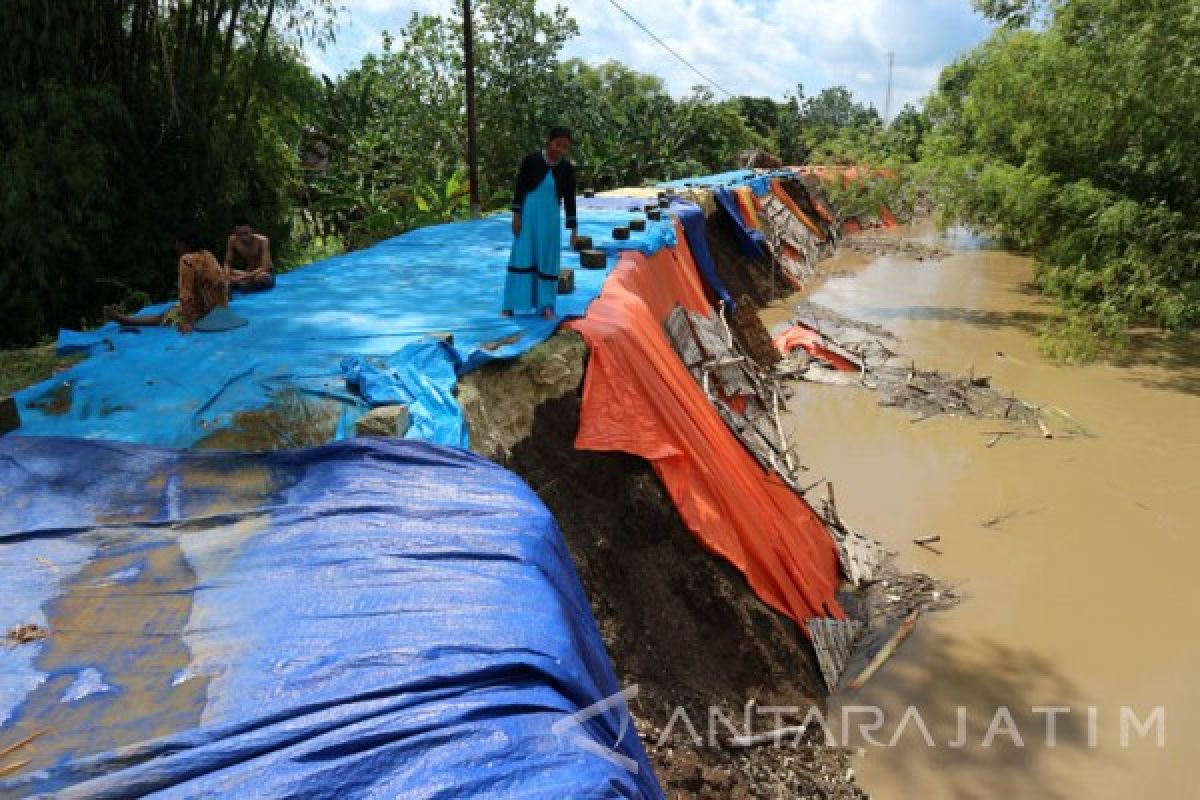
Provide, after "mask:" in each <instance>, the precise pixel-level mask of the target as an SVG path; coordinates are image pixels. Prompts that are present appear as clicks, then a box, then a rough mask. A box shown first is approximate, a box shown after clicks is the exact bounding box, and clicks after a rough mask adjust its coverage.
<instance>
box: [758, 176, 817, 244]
mask: <svg viewBox="0 0 1200 800" xmlns="http://www.w3.org/2000/svg"><path fill="white" fill-rule="evenodd" d="M771 194H773V195H775V196H776V197H777V198H779V201H780V202H781V203H783V204H784V206H786V207H787V210H788V211H791V212H792V215H793V216H795V217H796V219H798V220H800V221H801V222H803V223H804V227H806V228H808V230H809V231H810V232H811V233H812V235H813V236H816V237H817V240H818V241H824V239H825V231H823V230H821V228H820V227H819V226H818V225H817V223H815V222H813V221H812V220H811V219H809V218H808V214H805V213H804V212H803V211H801V210H800V206H798V205H796V201H795V200H793V199H792V196H791V195H790V194H788V193H787V189H784V188H783V184H781V183H780V182H779V180H778V179H777V178H772V179H771Z"/></svg>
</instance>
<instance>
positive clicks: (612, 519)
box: [460, 332, 859, 798]
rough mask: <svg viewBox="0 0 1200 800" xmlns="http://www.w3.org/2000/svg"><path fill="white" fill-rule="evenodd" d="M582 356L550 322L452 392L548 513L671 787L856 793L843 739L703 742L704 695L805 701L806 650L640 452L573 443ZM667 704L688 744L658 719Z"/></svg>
mask: <svg viewBox="0 0 1200 800" xmlns="http://www.w3.org/2000/svg"><path fill="white" fill-rule="evenodd" d="M585 355H586V348H585V347H584V345H583V343H582V341H581V340H580V338H579V337H578V335H577V334H574V333H570V332H562V333H559V334H558V335H556V336H555V337H554V338H552V339H551V340H550V341H549V342H547V343H546V344H545V345H543V346H542V347H539V348H537V349H536V350H534V351H533V352H531V353H530V354H528V355H527V356H526V357H524V358H522V359H520V360H518V361H515V362H511V363H506V364H495V365H490V366H487V367H484V368H483V369H481V370H479V371H478V372H476V373H473V374H472V375H469V376H467V377H466V378H465V379H464V382H463V384H462V386H461V387H460V398H461V399H462V402H463V406H464V409H465V410H466V412H467V417H468V422H469V423H470V427H471V430H472V432H473V435H474V436H476V437H477V438H476V440H475V441H473V443H472V444H473V447H474V448H475V449H477V450H478V451H479V452H482V453H483V454H484V455H487V456H489V457H492V458H495V459H496V460H497V461H499V462H500V463H502V464H504V466H506V467H508V468H509V469H512V470H513V471H515V472H516V473H517V474H519V475H521V476H522V477H523V478H524V479H525V480H526V481H527V482H528V483H529V485H530V486H532V487H533V488H534V489H535V490H536V491H537V493H538V495H539V496H540V497H541V499H542V501H543V502H545V503H546V505H547V506H548V507H549V509H550V510H551V511H552V512H553V513H554V516H555V518H556V519H557V520H558V524H559V526H560V527H561V528H562V531H563V534H564V536H565V538H566V541H567V544H568V546H569V548H570V551H571V555H572V558H573V560H574V562H575V567H576V569H577V571H578V572H579V575H580V578H581V579H582V581H583V584H584V588H585V589H586V591H587V594H588V597H589V599H590V601H591V604H592V610H593V613H594V614H595V617H596V620H597V622H598V624H599V626H600V630H601V634H602V636H603V638H604V643H605V645H606V646H607V648H608V652H609V655H610V657H611V658H612V661H613V664H614V666H615V668H616V671H617V674H618V677H619V679H620V682H621V684H622V685H623V686H626V687H628V686H630V685H632V684H637V685H638V696H637V698H636V699H634V700H633V701H631V703H630V707H631V709H632V711H633V713H634V715H635V717H636V720H637V723H638V727H639V731H640V732H641V733H642V735H643V741H644V742H645V744H646V746H647V749H648V750H649V752H650V754H651V758H652V760H653V762H654V764H655V767H656V770H657V772H658V774H659V777H660V779H661V780H662V782H663V784H664V787H665V788H667V789H668V793H669V796H670V797H672V798H692V797H712V798H725V797H747V798H750V797H753V798H759V797H761V798H768V797H769V798H778V797H822V796H828V797H847V798H852V797H858V796H859V795H858V794H857V790H855V789H853V788H852V787H851V786H849V779H848V774H847V770H848V769H849V758H848V756H847V755H846V754H844V753H842V752H840V751H827V750H824V749H821V748H816V749H814V748H811V747H808V748H796V747H791V746H783V747H778V748H776V747H773V746H764V747H753V748H745V747H731V746H729V745H728V742H727V741H726V738H727V737H717V738H716V739H715V744H712V745H710V744H709V743H708V741H707V740H708V728H707V723H708V715H709V707H710V706H713V707H717V708H719V709H720V710H721V711H722V713H725V714H727V715H729V716H731V717H734V718H735V719H740V718H741V717H739V715H741V714H742V713H743V709H744V706H745V704H746V703H747V702H750V701H751V700H753V701H754V702H755V703H757V704H758V705H759V706H772V705H774V706H788V707H792V708H796V709H799V713H800V714H803V713H804V711H805V710H807V709H808V708H809V707H810V706H811V705H812V704H813V703H814V702H817V698H819V697H820V695H821V693H822V690H821V688H820V687H821V683H820V681H821V679H820V677H819V674H818V672H817V669H816V666H815V660H814V655H813V653H812V650H811V648H810V646H809V644H808V641H807V639H806V638H805V637H804V635H803V634H802V633H801V632H800V631H799V630H798V629H797V628H796V626H795V625H794V624H793V623H792V622H791V621H790V620H788V619H786V618H784V617H782V616H780V615H779V614H776V613H775V612H773V611H772V610H770V609H768V608H767V607H766V606H764V605H763V604H762V603H761V602H760V601H759V600H758V599H757V598H756V597H755V595H754V594H753V592H751V591H750V589H749V587H748V586H747V585H746V582H745V580H744V579H743V578H742V576H741V575H740V574H739V573H738V572H737V571H736V570H734V569H733V568H732V567H730V566H729V565H728V564H726V563H725V562H724V561H722V560H720V559H718V558H715V557H713V556H712V555H710V554H709V553H708V552H707V551H705V550H703V549H702V548H701V547H700V545H699V544H698V543H697V541H696V539H695V538H694V537H693V536H692V534H691V533H689V532H688V531H687V530H686V529H685V528H684V527H683V525H682V523H681V521H680V519H679V517H678V515H677V513H676V512H675V509H674V506H673V505H672V503H671V501H670V499H669V498H668V497H667V495H666V492H665V491H664V490H663V488H662V485H661V484H660V483H659V480H658V478H657V476H656V475H655V474H654V472H653V470H652V468H651V467H650V465H649V464H648V463H647V462H645V461H642V460H641V459H638V458H635V457H633V456H628V455H625V454H621V453H593V452H581V451H577V450H575V448H574V439H575V434H576V431H577V429H578V425H579V409H580V387H581V382H582V377H583V365H584V357H585ZM552 376H553V380H551V377H552ZM677 708H682V709H684V713H685V714H686V715H687V716H688V718H689V720H691V721H692V722H693V724H694V725H695V726H696V728H697V731H696V732H697V733H698V734H699V736H700V738H701V739H703V740H705V741H704V742H703V743H702V744H701V745H696V744H695V742H694V741H693V739H692V737H691V735H690V733H689V731H688V729H687V728H686V727H684V726H683V725H681V724H676V725H674V726H672V725H670V724H669V723H670V720H671V716H672V714H673V713H675V709H677ZM763 719H766V720H768V721H769V719H770V718H769V717H768V718H759V722H760V723H761V722H762V720H763ZM794 721H798V720H794ZM739 729H742V730H744V726H740V727H739ZM720 730H721V732H722V733H724V732H725V729H723V728H722V729H720ZM818 787H819V788H818Z"/></svg>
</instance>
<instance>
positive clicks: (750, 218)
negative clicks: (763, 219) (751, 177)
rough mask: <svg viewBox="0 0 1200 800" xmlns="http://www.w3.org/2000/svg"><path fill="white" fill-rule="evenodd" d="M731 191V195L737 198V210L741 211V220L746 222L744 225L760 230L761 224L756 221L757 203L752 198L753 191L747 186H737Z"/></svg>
mask: <svg viewBox="0 0 1200 800" xmlns="http://www.w3.org/2000/svg"><path fill="white" fill-rule="evenodd" d="M732 191H733V196H734V197H735V198H737V204H738V210H739V211H741V212H742V221H743V222H745V223H746V227H747V228H749V229H751V230H755V231H759V230H762V225H760V224H759V222H758V203H757V202H755V200H754V192H753V191H752V190H751V189H750V187H749V186H739V187H737V188H736V189H733V190H732Z"/></svg>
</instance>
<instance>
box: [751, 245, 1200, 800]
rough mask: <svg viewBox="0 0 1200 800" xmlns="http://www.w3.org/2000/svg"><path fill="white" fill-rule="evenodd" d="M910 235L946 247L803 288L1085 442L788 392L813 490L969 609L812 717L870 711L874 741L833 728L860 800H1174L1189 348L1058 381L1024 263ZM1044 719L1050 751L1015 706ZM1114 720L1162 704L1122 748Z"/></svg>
mask: <svg viewBox="0 0 1200 800" xmlns="http://www.w3.org/2000/svg"><path fill="white" fill-rule="evenodd" d="M929 241H930V242H931V243H932V244H937V245H938V246H941V247H945V248H948V249H951V250H953V251H954V254H953V255H952V256H951V257H949V258H947V259H945V260H943V261H940V262H939V263H938V264H937V265H936V266H931V265H930V264H928V263H924V262H918V261H915V260H913V259H909V258H904V257H898V256H883V257H866V256H864V255H863V254H862V253H844V254H843V255H842V256H839V258H838V259H837V260H836V261H835V262H833V263H832V264H830V265H828V266H829V268H830V270H831V271H832V272H833V273H834V274H835V275H836V277H833V278H831V279H830V280H828V281H826V282H825V283H824V284H823V285H822V286H820V287H818V288H816V289H815V291H813V292H812V293H811V294H810V295H809V297H810V299H812V300H815V301H817V302H820V303H822V304H824V305H827V306H829V307H832V308H833V309H834V310H836V311H839V312H841V313H843V314H846V315H847V316H850V317H853V318H856V319H865V320H869V321H871V322H874V323H877V324H880V325H883V326H885V327H887V328H888V329H889V330H892V331H894V332H895V333H896V334H898V335H899V336H900V337H901V338H902V339H903V341H904V343H905V350H906V352H907V353H908V354H910V355H911V356H913V357H914V358H915V359H916V360H917V362H918V364H924V365H927V366H930V367H932V368H936V369H941V370H945V371H948V372H953V373H956V374H963V373H967V372H968V371H969V370H970V369H971V368H972V367H973V369H974V370H975V374H977V375H978V374H988V375H990V376H991V378H992V382H993V384H994V385H996V386H1003V387H1004V388H1005V389H1006V390H1010V391H1014V392H1016V393H1017V394H1018V396H1020V397H1022V398H1023V399H1027V400H1029V401H1030V402H1034V403H1038V404H1043V403H1050V404H1054V405H1055V406H1057V407H1059V408H1061V409H1063V410H1065V411H1067V412H1069V414H1070V417H1071V418H1072V419H1073V420H1076V421H1078V422H1079V423H1081V424H1082V425H1084V426H1086V428H1087V429H1088V430H1089V431H1091V432H1092V433H1093V434H1094V435H1093V436H1084V437H1075V438H1070V439H1063V438H1059V437H1056V438H1054V439H1050V440H1047V439H1044V438H1042V437H1041V436H1037V435H1034V436H1028V437H1004V438H1003V439H1001V440H999V441H997V442H995V443H994V445H993V446H991V447H989V446H988V444H989V443H990V442H992V441H993V439H994V435H993V434H992V433H990V432H991V431H992V430H994V429H996V423H995V421H987V420H972V419H962V418H954V417H945V416H939V417H936V418H933V419H929V420H927V421H924V422H922V423H921V424H919V425H914V424H912V423H911V422H910V421H909V417H908V415H906V414H904V413H900V412H898V411H896V410H895V409H888V408H881V407H879V406H878V405H877V403H878V397H877V396H875V395H874V394H873V393H870V392H862V391H849V390H847V389H844V388H838V387H831V386H820V385H809V384H798V385H797V386H796V390H797V391H796V394H795V396H794V398H793V399H792V401H791V402H790V404H789V407H790V410H791V420H792V423H791V425H792V430H793V432H794V436H795V438H796V442H797V444H798V446H799V447H800V448H801V450H802V451H803V452H804V454H805V460H806V463H808V464H809V465H810V466H812V467H813V471H814V475H825V476H827V477H829V478H830V479H832V480H834V481H835V482H836V485H837V492H838V501H839V504H840V505H841V507H842V509H843V514H844V515H845V516H846V517H847V519H848V521H849V522H851V523H852V524H854V525H855V526H857V527H861V528H862V529H863V530H866V531H868V532H870V533H873V534H875V535H877V536H879V537H880V538H882V539H883V540H884V543H885V544H886V545H887V546H888V547H889V548H891V549H893V550H896V551H898V552H899V554H900V555H899V559H900V561H901V563H902V564H904V565H906V566H909V567H915V568H918V569H921V570H924V571H926V572H929V573H933V574H937V575H941V576H945V577H947V578H949V579H950V580H952V581H954V582H955V583H956V584H957V585H959V586H961V587H962V589H963V590H964V591H965V592H966V594H967V596H968V599H967V600H966V602H964V603H963V604H962V605H961V606H960V607H959V608H957V609H956V610H955V611H953V612H951V613H948V614H941V615H935V616H930V617H925V618H922V621H921V623H920V625H919V626H918V628H917V631H916V633H914V634H913V636H912V637H911V638H910V639H909V640H908V642H907V643H906V644H904V645H903V647H902V648H901V649H900V651H899V652H898V654H897V655H896V656H895V657H894V658H893V659H892V660H891V661H890V662H889V663H888V664H887V665H886V666H885V667H884V669H883V670H882V671H881V672H880V673H878V674H877V675H876V676H875V677H874V678H873V679H872V680H871V682H870V683H868V684H867V685H866V686H865V687H864V688H863V689H862V690H861V691H859V692H856V693H852V694H849V695H846V696H844V697H841V698H839V699H838V702H837V703H836V704H835V706H834V708H833V709H832V710H831V715H830V716H831V717H832V718H834V719H839V718H840V716H841V714H843V713H847V712H848V713H849V714H851V715H855V714H857V715H858V716H856V717H852V718H851V725H852V726H854V725H855V723H856V721H857V722H859V723H868V722H871V721H872V718H871V717H870V716H864V715H863V713H862V712H859V711H856V710H855V708H854V707H856V706H869V707H878V708H879V709H881V711H882V712H883V714H884V717H883V725H882V727H881V728H880V729H878V730H876V731H875V732H874V733H872V734H871V735H872V736H873V738H874V739H875V740H876V741H879V742H881V745H880V746H875V745H874V744H872V743H871V742H868V741H864V737H863V736H862V735H860V734H861V731H859V732H858V733H855V734H854V735H852V736H851V737H850V744H851V745H863V746H865V748H866V751H867V754H866V757H865V758H864V759H863V760H861V761H860V762H857V763H856V768H857V769H858V770H859V772H860V773H861V775H860V777H861V778H862V782H863V784H864V788H865V789H866V790H868V791H870V792H871V793H872V795H873V796H876V797H880V798H917V797H920V798H931V799H933V800H936V799H938V798H955V799H956V800H960V799H963V800H965V799H967V798H980V799H981V800H982V799H983V798H998V797H1021V798H1025V797H1028V798H1090V799H1093V800H1108V799H1109V798H1112V799H1114V800H1115V799H1116V798H1128V797H1154V798H1183V797H1193V796H1195V786H1196V784H1197V782H1200V762H1198V761H1197V760H1196V758H1195V756H1194V753H1195V752H1196V750H1197V748H1198V747H1200V693H1197V692H1196V691H1195V689H1194V687H1193V685H1192V684H1193V680H1194V676H1195V675H1196V674H1197V672H1198V671H1200V646H1198V645H1197V644H1196V642H1195V641H1194V637H1193V636H1192V635H1191V631H1193V630H1194V629H1195V625H1194V622H1189V620H1191V619H1192V617H1193V616H1194V613H1195V609H1196V608H1197V607H1200V583H1198V582H1197V581H1196V580H1195V574H1194V572H1195V570H1194V567H1193V564H1194V562H1195V560H1196V558H1197V556H1198V555H1200V544H1198V542H1200V540H1198V539H1197V538H1196V537H1195V535H1194V534H1195V531H1196V520H1197V512H1198V511H1200V506H1198V501H1197V497H1198V494H1197V491H1196V490H1197V485H1198V484H1197V478H1196V476H1197V475H1198V474H1200V344H1198V343H1197V342H1196V340H1195V339H1194V338H1192V339H1189V340H1180V339H1172V338H1169V337H1166V336H1162V335H1159V334H1153V333H1142V332H1135V334H1134V346H1133V348H1132V349H1131V350H1130V351H1129V352H1128V353H1127V354H1126V355H1125V356H1124V357H1122V359H1121V361H1120V362H1119V363H1108V364H1099V365H1095V366H1090V367H1060V366H1057V365H1055V364H1053V363H1051V362H1049V361H1047V360H1046V359H1044V358H1042V357H1041V356H1040V355H1039V354H1038V351H1037V346H1036V339H1035V337H1036V333H1037V330H1038V328H1039V325H1040V324H1041V323H1042V322H1043V320H1044V319H1045V318H1046V316H1047V315H1048V314H1049V313H1051V311H1052V307H1051V306H1050V305H1049V304H1048V303H1047V302H1045V301H1043V300H1042V299H1041V298H1039V297H1038V296H1037V295H1036V294H1034V293H1033V292H1032V291H1031V290H1030V289H1029V288H1028V282H1029V280H1030V279H1031V276H1032V270H1031V265H1030V263H1029V261H1028V260H1027V259H1025V258H1022V257H1018V256H1015V255H1011V254H1008V253H1004V252H1000V251H996V250H988V249H979V243H978V242H975V241H973V240H970V239H968V238H965V237H962V236H960V237H958V238H956V239H945V240H936V239H934V238H933V237H932V236H930V237H929ZM790 305H791V303H785V304H780V305H779V306H778V307H777V310H772V311H771V312H770V313H769V314H768V315H767V317H768V320H769V321H770V320H771V314H778V315H784V314H786V313H788V310H789V307H790ZM931 535H938V536H940V537H941V539H940V541H939V542H938V543H937V544H936V545H934V548H935V549H927V548H923V547H919V546H916V545H914V544H913V542H912V540H913V539H915V538H920V537H924V536H931ZM910 706H911V707H913V708H914V709H916V711H917V713H918V714H919V716H920V718H921V720H922V722H923V723H924V725H925V726H926V727H927V728H928V731H929V734H930V737H931V739H932V741H933V746H930V744H929V743H928V742H927V741H925V739H924V738H923V736H922V734H921V731H920V730H919V729H918V728H917V727H916V726H915V725H913V724H911V719H910V724H909V725H908V726H907V728H905V729H904V730H903V731H902V735H901V736H900V737H899V738H896V736H895V734H896V731H897V730H898V729H900V725H899V723H900V721H901V719H902V717H903V715H904V714H905V713H906V711H907V709H908V708H909V707H910ZM1049 706H1058V707H1062V708H1064V709H1069V711H1066V712H1063V713H1061V714H1060V715H1059V716H1058V717H1057V725H1056V731H1055V737H1054V744H1052V745H1051V744H1050V743H1049V738H1050V737H1049V736H1048V731H1047V714H1046V712H1045V711H1042V712H1040V713H1039V712H1035V711H1033V708H1034V707H1039V708H1044V707H1049ZM1001 708H1005V709H1007V710H1008V713H1010V714H1011V718H1012V721H1013V725H1012V726H1011V728H1013V729H1015V730H1016V731H1017V733H1018V735H1019V737H1020V740H1021V741H1020V744H1018V743H1017V741H1016V740H1015V739H1014V737H1013V736H1012V735H1011V733H1009V732H1007V731H1008V730H1009V728H1010V726H1008V725H1007V724H1006V722H1005V720H1004V719H1003V718H1002V719H1001V722H1000V724H999V727H998V728H996V729H995V730H994V735H993V737H992V739H991V740H990V742H989V743H988V744H987V745H985V744H984V740H985V739H986V738H987V735H988V731H989V729H990V728H993V723H994V721H995V719H996V716H997V714H998V713H1000V712H999V709H1001ZM1123 708H1128V709H1130V712H1129V713H1132V714H1134V715H1135V716H1136V720H1137V721H1138V722H1139V723H1141V722H1144V721H1145V720H1147V718H1149V717H1150V715H1151V714H1152V713H1153V711H1154V710H1155V709H1157V708H1161V709H1163V715H1164V716H1163V719H1164V720H1165V726H1164V728H1163V730H1164V734H1165V735H1164V739H1163V742H1162V745H1163V746H1161V747H1160V746H1159V742H1158V740H1157V736H1156V732H1151V733H1150V734H1149V735H1146V736H1143V735H1140V734H1138V733H1137V732H1136V730H1135V729H1134V728H1133V727H1132V726H1127V730H1126V734H1127V735H1126V737H1125V743H1124V744H1123V743H1122V713H1123V712H1122V709H1123ZM1092 709H1094V712H1092V713H1094V721H1093V717H1092V716H1091V715H1090V712H1091V710H1092ZM960 714H962V715H963V716H962V717H961V733H962V734H965V736H962V737H960V730H959V729H960V716H959V715H960ZM1156 730H1157V729H1155V731H1156ZM839 733H840V734H841V735H842V736H843V737H844V736H845V730H841V731H839ZM960 738H963V739H965V741H964V742H963V743H962V744H961V745H959V746H955V744H956V743H957V742H958V740H959V739H960ZM893 740H895V746H891V747H889V746H887V745H888V744H889V743H891V742H892V741H893ZM843 741H844V739H843Z"/></svg>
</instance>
